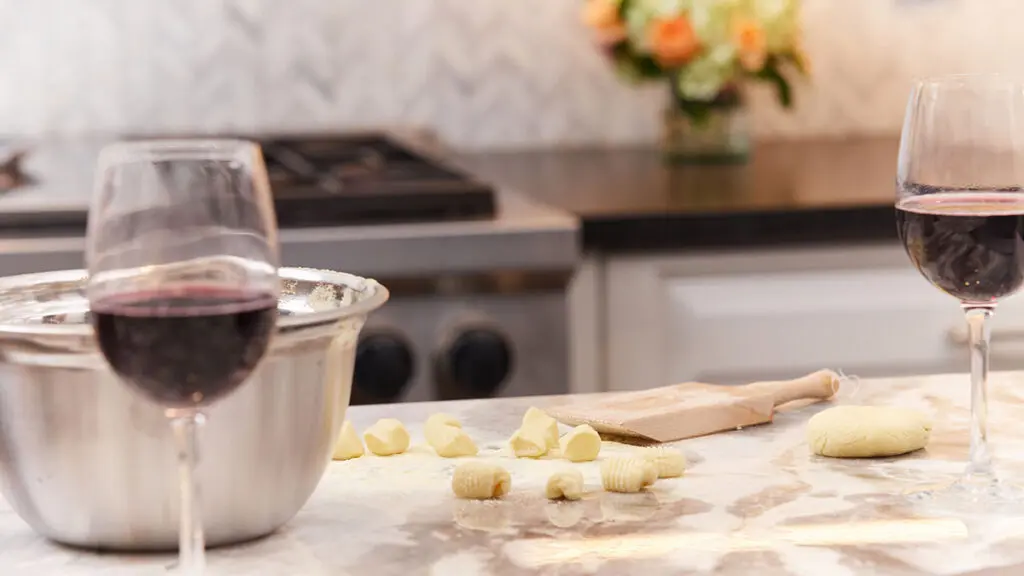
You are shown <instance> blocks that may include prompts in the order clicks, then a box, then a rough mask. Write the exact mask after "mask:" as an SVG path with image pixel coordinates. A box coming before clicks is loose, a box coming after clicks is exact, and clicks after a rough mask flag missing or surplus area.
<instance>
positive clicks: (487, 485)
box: [452, 462, 512, 500]
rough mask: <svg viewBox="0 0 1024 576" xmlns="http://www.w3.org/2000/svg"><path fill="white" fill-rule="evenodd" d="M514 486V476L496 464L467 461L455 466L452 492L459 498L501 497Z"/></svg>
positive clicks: (483, 498)
mask: <svg viewBox="0 0 1024 576" xmlns="http://www.w3.org/2000/svg"><path fill="white" fill-rule="evenodd" d="M511 488H512V477H511V476H509V473H508V471H507V470H505V469H504V468H502V467H501V466H498V465H495V464H487V463H484V462H465V463H463V464H459V465H458V466H456V467H455V472H454V473H453V474H452V492H453V493H454V494H455V496H457V497H458V498H465V499H470V500H488V499H490V498H501V497H502V496H504V495H505V494H508V491H509V489H511Z"/></svg>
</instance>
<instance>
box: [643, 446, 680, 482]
mask: <svg viewBox="0 0 1024 576" xmlns="http://www.w3.org/2000/svg"><path fill="white" fill-rule="evenodd" d="M643 455H644V458H647V459H648V460H650V461H651V462H654V465H655V466H656V467H657V468H658V478H678V477H679V476H682V475H683V472H685V471H686V456H683V453H682V452H680V451H679V450H674V449H672V448H666V447H665V446H652V447H650V448H645V449H644V451H643Z"/></svg>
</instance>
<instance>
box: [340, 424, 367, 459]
mask: <svg viewBox="0 0 1024 576" xmlns="http://www.w3.org/2000/svg"><path fill="white" fill-rule="evenodd" d="M365 452H366V451H365V450H364V449H363V441H362V440H360V439H359V434H358V433H357V432H356V429H355V426H352V423H351V422H349V421H348V420H345V423H344V424H342V425H341V433H340V434H338V440H337V441H336V442H335V443H334V455H333V458H334V459H335V460H349V459H351V458H358V457H360V456H362V455H363V454H365Z"/></svg>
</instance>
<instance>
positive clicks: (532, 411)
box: [521, 406, 558, 450]
mask: <svg viewBox="0 0 1024 576" xmlns="http://www.w3.org/2000/svg"><path fill="white" fill-rule="evenodd" d="M521 428H523V429H525V430H531V431H535V432H537V433H539V434H540V435H541V436H542V437H543V438H544V442H545V443H546V444H547V447H548V449H549V450H550V449H551V448H555V447H556V446H558V421H557V420H555V419H554V418H552V417H551V416H548V413H547V412H545V411H543V410H541V409H540V408H534V407H533V406H531V407H530V408H529V409H528V410H527V411H526V414H523V425H522V426H521Z"/></svg>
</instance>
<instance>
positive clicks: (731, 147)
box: [662, 83, 750, 164]
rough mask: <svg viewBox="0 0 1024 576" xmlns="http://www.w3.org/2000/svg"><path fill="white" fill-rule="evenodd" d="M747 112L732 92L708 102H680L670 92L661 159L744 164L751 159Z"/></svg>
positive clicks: (681, 100) (720, 94) (739, 99)
mask: <svg viewBox="0 0 1024 576" xmlns="http://www.w3.org/2000/svg"><path fill="white" fill-rule="evenodd" d="M673 85H674V83H673ZM746 112H747V111H746V108H745V107H744V106H743V100H742V98H741V95H740V92H739V90H738V89H735V88H727V89H725V90H723V91H722V92H720V93H719V94H718V96H716V97H715V98H714V99H712V100H707V101H697V100H691V99H686V98H683V97H681V96H680V95H679V94H678V92H677V91H676V90H675V89H673V90H672V92H671V98H670V99H669V103H668V106H667V107H666V109H665V115H664V127H663V135H662V156H663V157H664V159H665V161H666V162H667V163H669V164H742V163H745V162H746V161H747V160H748V159H749V157H750V132H749V126H748V121H747V113H746Z"/></svg>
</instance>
